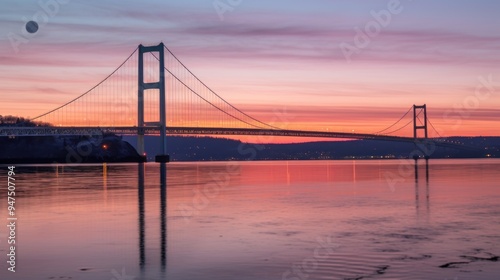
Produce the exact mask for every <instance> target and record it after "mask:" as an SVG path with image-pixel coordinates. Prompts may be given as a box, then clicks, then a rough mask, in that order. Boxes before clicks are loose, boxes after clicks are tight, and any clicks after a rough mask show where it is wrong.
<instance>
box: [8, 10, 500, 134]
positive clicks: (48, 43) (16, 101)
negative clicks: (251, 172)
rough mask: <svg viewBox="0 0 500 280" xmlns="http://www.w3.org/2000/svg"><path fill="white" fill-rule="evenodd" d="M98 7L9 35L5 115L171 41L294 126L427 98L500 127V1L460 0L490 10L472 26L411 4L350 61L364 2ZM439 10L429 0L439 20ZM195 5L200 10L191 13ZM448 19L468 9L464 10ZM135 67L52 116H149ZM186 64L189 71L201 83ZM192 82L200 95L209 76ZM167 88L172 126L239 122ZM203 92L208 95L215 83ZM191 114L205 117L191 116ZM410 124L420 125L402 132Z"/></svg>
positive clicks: (356, 117) (356, 124)
mask: <svg viewBox="0 0 500 280" xmlns="http://www.w3.org/2000/svg"><path fill="white" fill-rule="evenodd" d="M16 5H17V8H16V9H14V8H12V10H11V11H10V12H12V14H13V15H12V16H11V18H10V19H9V20H3V21H2V23H3V24H2V25H0V28H1V31H3V34H10V33H12V32H13V33H14V34H16V33H15V32H14V31H16V32H17V30H20V29H22V27H23V26H24V25H23V24H25V23H24V22H22V21H21V20H20V18H22V15H24V14H29V13H31V12H30V11H31V10H30V9H31V8H30V5H28V4H25V3H17V2H16ZM93 5H96V3H92V1H90V2H88V3H87V2H86V3H79V4H74V5H65V6H64V8H65V9H66V10H65V11H63V10H61V13H68V14H66V15H63V14H61V17H57V20H56V21H55V22H50V23H48V24H46V25H45V26H44V27H43V28H40V30H39V31H38V33H37V34H35V35H33V36H32V37H30V39H29V40H28V42H25V43H21V44H20V45H19V46H18V48H17V49H16V48H14V47H13V45H12V44H11V41H9V40H4V41H2V43H0V44H2V48H0V49H1V52H2V53H0V59H1V62H2V63H1V65H0V115H14V116H20V117H25V118H33V117H35V116H38V115H40V114H43V113H46V112H48V111H50V110H53V109H54V108H56V107H58V106H61V105H63V104H65V103H67V102H69V101H71V100H73V99H75V98H76V97H78V96H79V95H81V94H83V93H85V92H86V91H88V90H89V89H91V88H92V87H93V86H95V85H97V84H98V83H99V82H101V81H102V80H103V79H104V78H105V77H107V76H108V75H109V74H110V73H112V72H113V71H114V70H115V69H116V67H117V66H119V65H120V64H122V63H123V62H124V60H125V59H126V58H127V57H128V56H129V55H130V54H131V53H132V52H133V51H134V49H136V47H137V45H138V44H139V43H142V44H144V45H156V44H158V43H159V42H160V41H163V42H164V43H165V45H166V46H167V47H168V48H169V49H170V50H171V51H172V52H173V53H174V54H175V55H176V57H177V58H179V59H180V61H182V63H183V64H185V65H186V67H187V68H188V69H190V71H192V72H193V73H195V74H196V76H197V77H198V78H200V80H201V81H203V83H205V84H206V85H207V86H208V87H210V88H211V89H212V90H213V91H214V92H216V93H217V94H218V95H220V96H221V97H222V98H224V99H226V100H227V101H228V102H229V103H231V104H232V105H234V106H235V107H237V108H238V109H241V110H242V111H244V112H245V113H247V114H248V115H250V116H252V117H254V118H256V119H258V120H260V121H262V122H265V123H269V124H271V125H273V126H276V127H280V128H282V129H294V130H313V131H336V132H355V133H374V132H377V131H380V130H382V129H384V128H387V127H388V126H390V125H392V124H393V123H394V122H395V121H397V120H398V119H399V118H400V117H401V116H402V115H403V114H404V113H405V112H406V111H407V110H408V108H410V107H411V106H412V105H413V104H417V105H421V104H427V105H428V114H429V118H430V120H431V121H432V124H433V125H434V126H435V127H436V129H437V130H438V131H439V133H440V134H441V135H442V136H498V135H500V131H499V130H498V127H500V125H499V124H500V123H499V121H500V109H499V108H500V89H499V87H500V83H499V82H498V81H499V80H500V78H499V77H498V74H500V73H499V72H498V62H499V61H498V58H499V57H500V51H499V49H498V44H499V43H500V37H498V36H494V34H497V33H498V32H497V30H496V29H494V28H495V26H498V24H492V23H495V22H497V21H498V18H497V16H496V14H489V13H487V12H488V11H490V10H491V11H493V10H495V9H493V8H491V9H488V10H482V9H481V8H480V7H479V6H480V5H479V6H474V7H468V6H467V7H462V8H463V11H467V13H472V12H473V11H474V12H476V14H475V15H476V16H477V17H478V18H485V19H488V20H489V21H485V22H488V24H485V23H484V22H473V23H471V24H470V25H468V26H467V27H466V28H465V27H463V26H459V25H457V24H450V23H449V22H448V23H447V22H446V21H442V18H443V16H444V15H443V14H439V16H438V17H436V18H434V20H435V22H431V21H429V24H430V23H432V24H430V25H427V24H428V23H427V22H426V23H425V24H424V25H422V26H420V25H416V24H415V21H414V19H419V18H421V12H422V10H421V9H422V8H423V7H420V8H417V9H415V10H412V9H405V16H404V17H399V18H398V20H400V23H399V24H394V25H390V26H388V27H387V28H386V29H384V30H383V32H382V33H381V34H380V35H379V36H377V37H376V38H373V41H372V42H371V44H370V45H369V46H367V47H366V48H363V49H362V50H360V52H359V53H356V54H355V55H353V56H352V59H351V61H347V60H346V57H345V54H343V52H342V50H341V48H339V45H341V44H342V43H345V42H348V43H352V41H353V36H354V35H355V34H353V29H352V26H354V27H355V26H358V25H359V15H358V14H356V15H354V14H352V11H354V10H357V9H360V8H362V7H361V6H362V5H361V6H360V7H358V6H357V5H355V6H352V7H351V8H352V9H351V8H349V9H346V7H347V6H350V5H352V4H347V3H346V4H345V5H347V6H346V7H344V6H343V5H340V4H338V3H333V2H332V3H326V2H324V3H322V4H321V5H319V4H313V3H311V4H310V5H308V8H307V9H299V10H300V11H301V12H297V11H298V10H297V11H295V10H293V11H292V10H289V11H281V9H280V10H276V11H275V12H273V13H271V14H268V13H261V12H263V11H261V10H259V9H257V10H258V11H259V12H257V13H252V12H250V13H249V11H246V12H245V11H243V9H242V10H241V11H240V12H241V15H240V17H237V18H232V22H231V24H227V23H224V22H220V21H219V20H218V18H217V17H216V16H215V17H214V14H213V11H210V13H209V14H207V13H206V11H204V10H199V9H198V8H195V7H192V6H190V5H189V4H187V3H183V4H180V3H179V6H178V7H177V6H176V7H171V6H170V4H169V3H162V4H158V7H157V8H158V9H157V10H154V11H152V10H148V11H147V15H148V16H147V17H145V16H144V15H145V14H142V13H141V12H139V11H142V9H143V8H144V7H143V6H144V5H139V4H135V3H127V5H123V8H126V11H129V12H124V11H125V10H124V11H122V12H123V13H120V14H119V16H117V17H116V18H120V19H123V21H120V22H118V21H117V20H116V19H113V17H109V16H107V15H106V16H102V14H101V12H98V10H96V9H95V8H94V7H93ZM99 5H103V6H107V5H108V4H103V3H101V4H99ZM183 5H186V6H187V7H183ZM255 5H257V4H255ZM269 5H270V4H266V7H268V6H269ZM294 5H299V4H294ZM373 5H375V4H373ZM419 5H424V6H425V5H428V4H422V3H421V4H419ZM457 5H458V4H457ZM12 6H13V7H14V6H15V5H12ZM257 6H258V5H257ZM9 7H10V6H9ZM113 7H114V6H113ZM254 8H255V7H254ZM366 8H367V9H368V10H367V13H366V17H367V18H366V20H370V19H371V18H370V13H369V10H370V8H368V7H366ZM249 9H250V11H252V8H250V7H249ZM308 9H312V10H314V11H316V12H311V11H309V10H308ZM342 9H344V10H342ZM327 10H328V11H329V12H328V14H324V11H327ZM341 10H342V11H343V12H342V13H339V11H341ZM429 10H432V9H429V7H427V8H426V9H424V11H426V12H425V13H426V15H428V16H430V15H429V13H428V11H429ZM99 11H100V10H99ZM103 11H104V10H103ZM130 11H134V12H130ZM135 11H138V12H137V13H135ZM165 11H171V12H172V13H173V14H172V17H171V18H170V17H165V16H164V12H165ZM180 11H182V12H181V13H180V14H182V15H183V16H180V17H179V15H180V14H179V13H177V12H180ZM186 11H190V13H194V14H192V15H191V16H184V15H185V14H183V13H185V12H186ZM419 11H420V12H419ZM96 13H97V14H96ZM257 14H258V15H259V16H255V15H257ZM485 14H486V15H485ZM16 15H18V17H16ZM174 15H175V16H174ZM334 15H337V16H334ZM101 16H102V17H101ZM446 17H447V18H448V19H449V20H451V19H458V20H460V21H459V22H461V20H462V19H463V18H462V17H455V15H454V14H447V15H446ZM188 18H196V20H195V21H192V20H187V19H188ZM153 19H155V20H153ZM298 19H301V20H300V21H297V20H298ZM332 20H333V21H334V22H331V21H332ZM130 22H133V23H134V24H133V25H131V24H130ZM276 22H281V24H280V25H279V26H276ZM450 22H452V21H450ZM139 23H140V24H139ZM97 26H98V27H99V28H96V27H97ZM118 30H121V31H123V32H125V33H126V35H127V36H123V34H121V33H120V32H117V31H118ZM471 34H473V35H471ZM471 42H475V43H474V44H471ZM167 56H168V55H167ZM166 60H167V61H166V65H167V66H168V65H173V66H172V67H170V66H169V67H170V70H172V71H174V72H175V71H178V68H179V65H178V64H176V62H172V58H171V57H170V58H169V57H167V58H166ZM145 62H146V64H148V65H153V66H154V65H156V64H155V63H157V60H155V58H154V57H148V58H147V60H145ZM137 65H138V59H137V53H136V54H135V56H132V57H131V58H130V60H128V61H127V62H126V63H125V64H124V65H123V67H121V68H120V69H119V70H118V71H117V72H116V73H115V74H113V76H112V77H111V78H110V79H109V80H107V81H106V83H104V84H102V85H101V86H99V87H97V88H94V89H92V90H91V92H90V94H88V95H86V96H84V97H82V98H81V102H82V104H85V105H84V106H76V105H75V108H71V105H70V106H68V108H67V109H65V110H66V111H65V112H64V110H61V113H58V112H55V113H53V114H51V115H49V116H47V117H45V118H41V119H40V120H41V121H47V122H50V123H52V124H53V125H56V126H68V125H70V126H134V125H137V72H138V66H137ZM150 68H151V67H150ZM152 68H154V67H152ZM155 71H156V72H155ZM182 71H183V70H180V72H179V73H180V74H179V77H180V78H181V79H186V81H187V82H188V83H189V84H191V83H193V82H194V79H193V78H192V77H191V78H190V77H188V76H187V74H186V72H185V71H184V72H182ZM157 72H158V69H157V68H154V70H146V71H145V79H146V80H147V81H155V79H152V77H157V74H158V73H157ZM176 73H177V72H176ZM193 88H194V90H196V91H199V90H200V87H199V83H198V84H197V85H195V86H193ZM166 92H167V104H168V105H167V107H168V108H167V121H168V125H169V126H194V127H200V126H208V127H219V126H221V125H224V126H225V127H227V126H229V127H241V124H240V125H238V124H237V122H230V121H229V120H228V117H227V116H220V115H216V114H213V115H211V116H212V117H211V118H207V116H206V115H205V114H204V111H203V110H212V111H214V110H215V109H213V108H210V106H208V105H206V104H203V102H201V101H200V99H199V98H198V97H196V96H194V95H193V94H191V93H190V92H189V91H188V90H185V89H182V88H181V87H179V86H178V84H177V85H176V84H175V81H173V80H172V77H170V78H169V77H168V74H167V83H166ZM108 93H109V94H108ZM204 94H205V95H203V96H204V97H207V96H209V91H208V90H205V92H204ZM155 98H157V96H156V95H155V94H154V93H153V94H150V95H148V96H147V99H146V101H145V103H146V104H145V106H146V121H154V120H157V119H158V109H157V107H156V106H155V105H154V102H156V101H155V100H156V99H155ZM78 102H79V101H78ZM78 102H76V103H78ZM200 102H201V103H200ZM76 103H75V104H76ZM186 104H190V105H186ZM223 106H228V105H223ZM186 110H194V111H197V112H198V113H197V114H199V116H197V115H196V114H191V115H185V113H184V112H186ZM215 111H216V110H215ZM208 115H210V114H208ZM410 115H411V113H410ZM410 117H411V116H408V119H405V120H404V121H402V123H400V124H399V125H401V126H402V125H404V124H406V123H407V122H408V121H409V120H411V118H410ZM399 125H398V126H396V127H395V128H399V127H401V126H399ZM243 127H248V128H250V126H245V125H244V126H243ZM430 133H431V135H433V134H436V133H434V132H433V131H430ZM411 134H412V131H411V126H409V127H407V128H406V129H403V130H401V131H400V132H398V133H396V135H399V136H411ZM436 136H437V135H436ZM238 139H242V140H244V139H249V138H248V137H238ZM303 140H305V139H303V138H302V139H285V138H276V139H274V140H273V141H274V142H290V141H291V142H294V141H303Z"/></svg>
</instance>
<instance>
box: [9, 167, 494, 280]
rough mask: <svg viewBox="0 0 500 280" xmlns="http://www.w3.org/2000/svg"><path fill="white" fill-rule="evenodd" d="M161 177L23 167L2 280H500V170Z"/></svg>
mask: <svg viewBox="0 0 500 280" xmlns="http://www.w3.org/2000/svg"><path fill="white" fill-rule="evenodd" d="M163 168H164V169H163V170H162V166H160V165H158V164H145V165H138V164H135V165H134V164H131V165H104V166H103V165H93V166H58V167H56V166H50V165H45V166H18V167H17V169H16V171H17V174H16V178H17V181H16V183H17V191H18V196H17V209H16V210H17V215H18V227H17V241H18V245H17V248H18V251H17V265H16V270H17V272H16V273H11V272H8V271H7V265H6V262H5V260H6V254H7V247H6V241H5V240H6V232H5V226H2V228H3V229H2V230H1V231H0V234H1V235H0V253H1V257H0V259H1V260H2V262H1V265H0V267H1V271H0V278H1V279H23V280H30V279H105V280H109V279H113V280H115V279H116V280H123V279H127V280H128V279H172V280H177V279H186V280H197V279H199V280H202V279H217V280H224V279H228V280H233V279H259V280H265V279H276V280H281V279H293V280H299V279H300V280H303V279H460V280H465V279H500V262H498V257H496V256H499V255H500V183H499V182H500V160H431V161H430V164H429V166H428V172H426V166H425V163H424V162H423V161H422V162H421V163H420V164H419V166H418V169H417V170H418V176H417V179H416V178H415V177H416V176H415V166H414V165H413V163H412V162H410V163H405V162H403V161H307V162H259V163H253V162H249V163H232V164H229V163H199V164H198V163H189V164H185V163H174V164H168V165H167V166H166V169H165V167H164V166H163ZM2 169H3V170H4V171H1V172H2V175H1V176H2V177H1V179H2V180H3V181H4V182H5V181H6V178H5V175H6V173H7V169H6V167H2ZM0 197H1V200H2V203H0V205H1V207H2V209H1V211H0V213H1V217H2V221H3V222H2V223H5V224H7V222H6V218H7V215H6V207H7V205H6V203H5V201H6V190H5V189H4V188H2V191H1V194H0ZM162 201H163V203H162ZM441 266H443V267H441Z"/></svg>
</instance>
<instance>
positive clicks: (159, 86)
mask: <svg viewBox="0 0 500 280" xmlns="http://www.w3.org/2000/svg"><path fill="white" fill-rule="evenodd" d="M164 50H165V47H164V45H163V43H160V44H159V45H157V46H143V45H139V64H138V66H139V73H138V78H139V81H138V87H137V88H138V110H137V113H138V117H137V120H138V124H137V127H138V133H137V150H138V152H139V154H140V155H144V133H145V129H146V128H148V127H154V128H159V129H160V138H161V140H160V151H161V155H157V156H156V158H155V159H156V161H157V162H168V161H169V156H168V155H167V143H166V141H167V139H166V130H167V117H166V116H167V114H166V109H167V107H166V104H165V103H166V101H165V53H164ZM151 52H153V53H158V58H159V63H158V67H159V71H158V73H159V77H158V80H157V81H156V82H149V83H146V82H144V54H145V53H151ZM152 89H153V90H155V89H156V90H158V92H159V101H160V102H159V106H160V110H159V112H160V116H159V121H157V122H145V121H144V93H145V92H146V91H147V90H152ZM148 94H149V93H148Z"/></svg>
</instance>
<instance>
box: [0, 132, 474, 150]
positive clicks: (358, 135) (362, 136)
mask: <svg viewBox="0 0 500 280" xmlns="http://www.w3.org/2000/svg"><path fill="white" fill-rule="evenodd" d="M142 130H143V131H144V134H145V135H159V134H160V131H159V128H158V127H145V128H142ZM138 132H139V128H138V127H136V126H131V127H0V137H9V136H10V137H13V136H15V137H21V136H22V137H26V136H75V135H102V134H103V133H114V134H118V135H137V134H138ZM167 134H168V135H226V136H230V135H252V136H291V137H312V138H314V137H316V138H335V139H364V140H383V141H396V142H410V143H415V142H416V141H415V139H414V138H413V137H401V136H389V135H379V134H363V133H346V132H328V131H305V130H286V129H283V130H277V129H251V128H199V127H167ZM422 140H423V139H419V141H422ZM428 141H432V142H433V143H434V144H435V145H437V146H441V147H448V148H460V149H464V148H467V147H465V146H464V145H461V144H456V143H450V142H446V139H441V138H430V139H428ZM429 144H430V143H429Z"/></svg>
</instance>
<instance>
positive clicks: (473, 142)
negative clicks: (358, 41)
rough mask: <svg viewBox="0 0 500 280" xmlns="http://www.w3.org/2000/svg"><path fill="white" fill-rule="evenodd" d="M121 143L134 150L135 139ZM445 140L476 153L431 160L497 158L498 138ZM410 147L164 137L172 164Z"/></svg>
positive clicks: (440, 152)
mask: <svg viewBox="0 0 500 280" xmlns="http://www.w3.org/2000/svg"><path fill="white" fill-rule="evenodd" d="M123 139H124V140H125V141H127V142H129V143H131V144H132V145H133V146H136V137H131V136H124V137H123ZM448 140H452V141H456V142H460V143H464V144H466V145H467V146H471V147H478V150H477V151H468V150H455V149H449V148H440V147H437V148H436V150H435V151H434V152H433V153H432V155H431V157H432V158H471V157H478V158H481V157H500V137H450V138H448ZM145 146H146V152H147V155H148V159H149V160H151V159H153V158H154V156H155V155H156V154H159V149H158V147H159V138H158V137H154V136H146V137H145ZM414 150H415V146H414V144H412V143H400V142H388V141H380V140H353V141H329V142H310V143H296V144H260V145H258V144H251V143H242V142H240V141H237V140H230V139H221V138H213V137H194V136H189V137H182V136H168V137H167V152H168V154H169V155H170V156H171V159H172V161H215V160H217V161H223V160H315V159H371V158H388V159H389V158H408V157H409V156H410V154H411V153H412V152H413V151H414Z"/></svg>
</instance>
